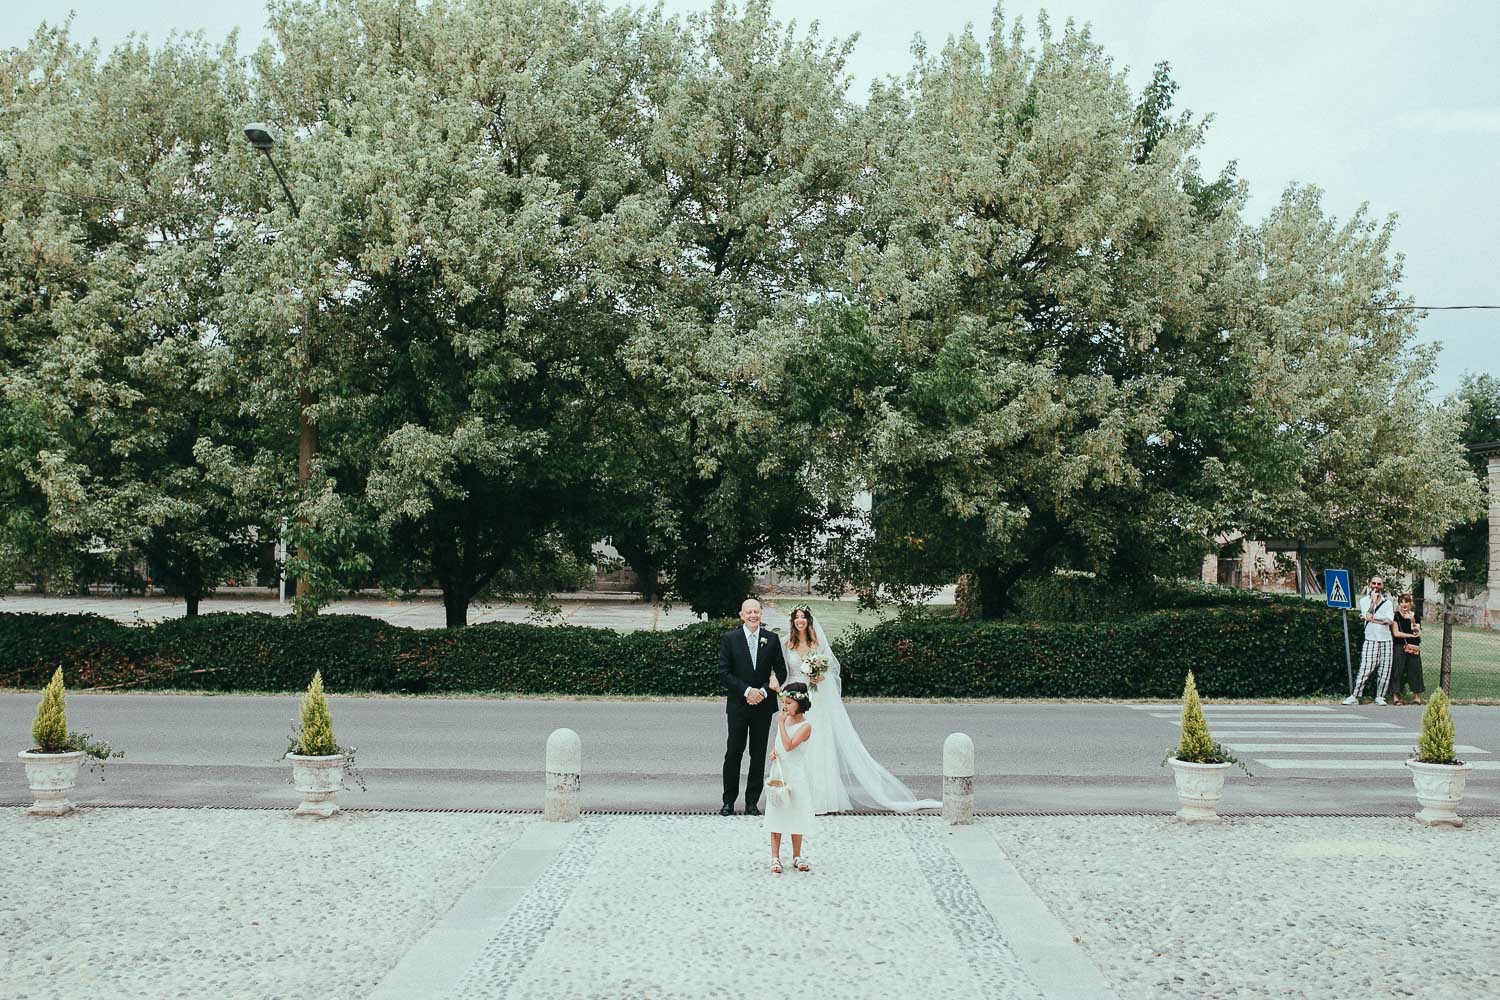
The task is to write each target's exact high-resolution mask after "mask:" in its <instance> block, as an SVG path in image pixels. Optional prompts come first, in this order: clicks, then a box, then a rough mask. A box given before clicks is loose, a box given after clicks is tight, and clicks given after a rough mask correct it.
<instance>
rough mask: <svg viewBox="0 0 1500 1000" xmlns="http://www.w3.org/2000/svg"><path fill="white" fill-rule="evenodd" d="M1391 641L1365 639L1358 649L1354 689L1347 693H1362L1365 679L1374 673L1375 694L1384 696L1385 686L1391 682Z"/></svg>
mask: <svg viewBox="0 0 1500 1000" xmlns="http://www.w3.org/2000/svg"><path fill="white" fill-rule="evenodd" d="M1392 647H1393V644H1392V643H1389V642H1371V641H1370V640H1368V639H1366V640H1365V644H1364V646H1363V647H1361V648H1360V651H1359V676H1358V677H1357V678H1355V680H1354V690H1353V691H1350V692H1349V693H1350V694H1352V695H1354V696H1356V697H1358V696H1359V695H1360V694H1362V693H1364V690H1365V681H1368V680H1369V679H1370V675H1371V674H1372V673H1373V674H1375V694H1376V696H1377V697H1380V698H1384V697H1385V690H1386V688H1388V687H1390V684H1391V649H1392Z"/></svg>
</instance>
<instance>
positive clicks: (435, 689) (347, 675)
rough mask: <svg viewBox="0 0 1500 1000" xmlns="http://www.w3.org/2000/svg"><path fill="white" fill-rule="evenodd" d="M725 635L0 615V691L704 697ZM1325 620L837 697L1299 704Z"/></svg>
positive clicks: (965, 634) (1191, 636) (1029, 630)
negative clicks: (310, 684)
mask: <svg viewBox="0 0 1500 1000" xmlns="http://www.w3.org/2000/svg"><path fill="white" fill-rule="evenodd" d="M735 624H737V623H735V622H729V621H719V622H702V623H699V624H695V625H688V626H685V627H683V628H679V629H674V630H672V631H670V632H645V631H643V632H631V633H626V634H619V633H616V632H613V631H610V630H607V629H592V628H578V627H574V626H538V625H521V624H509V623H493V624H486V625H471V626H469V627H468V628H464V629H420V630H419V629H408V628H401V627H399V626H395V625H390V624H387V623H385V622H382V621H379V620H378V619H374V618H362V617H356V616H353V615H324V616H321V617H319V618H315V619H311V620H307V621H297V620H295V619H292V618H282V617H276V616H272V615H264V614H224V615H204V616H201V617H197V618H179V619H173V620H171V621H165V622H162V623H160V624H157V625H124V624H120V623H117V622H112V621H109V620H106V619H103V618H98V617H95V616H92V615H18V614H0V685H3V686H10V687H21V688H40V687H41V686H42V684H44V683H45V682H46V679H47V677H49V676H50V675H51V672H52V670H53V669H54V668H56V667H57V666H59V665H60V666H62V668H63V672H64V675H65V676H66V677H67V681H68V686H69V687H70V688H73V689H82V688H101V687H106V688H130V689H138V690H151V689H161V688H178V689H187V690H202V691H299V690H301V689H302V688H304V687H305V686H306V685H307V681H308V678H310V677H311V676H312V674H313V671H314V670H321V671H322V672H323V682H324V685H325V687H326V688H327V690H329V691H391V692H413V693H416V692H432V693H444V692H465V691H510V692H522V693H533V694H549V693H562V694H623V695H717V694H719V693H721V688H720V685H719V678H718V646H719V637H720V636H721V635H722V634H723V632H724V631H725V630H726V629H728V628H732V627H733V626H734V625H735ZM1341 635H1342V633H1340V632H1339V628H1338V619H1337V617H1336V616H1334V615H1332V614H1330V613H1329V612H1327V611H1326V610H1324V609H1322V608H1319V607H1316V606H1293V605H1287V604H1284V603H1271V604H1266V605H1263V606H1258V607H1243V608H1203V609H1185V610H1177V611H1164V612H1157V613H1154V614H1148V615H1139V616H1136V617H1133V618H1129V619H1122V620H1119V621H1113V622H1109V623H1105V624H1075V623H1059V622H1033V623H1025V624H1018V623H1009V622H998V623H968V622H957V621H950V620H936V621H935V620H916V621H897V622H889V623H886V624H883V625H878V626H876V627H874V628H870V629H856V630H855V631H854V632H853V633H852V638H851V637H850V636H846V637H845V638H846V640H848V641H846V642H841V643H840V656H841V657H842V658H843V659H844V662H845V668H846V672H847V674H848V680H847V681H846V690H847V691H848V693H849V694H851V695H855V696H858V695H890V696H896V697H929V696H957V697H996V696H998V697H1176V696H1177V695H1179V694H1180V693H1181V691H1182V679H1183V676H1184V675H1185V674H1186V673H1187V671H1188V670H1189V669H1191V670H1193V671H1195V672H1196V673H1197V676H1198V685H1199V689H1200V690H1201V691H1203V693H1204V694H1206V695H1216V696H1259V695H1302V694H1314V693H1323V692H1331V691H1335V690H1337V689H1339V687H1340V686H1341V684H1342V683H1343V680H1342V679H1343V676H1344V667H1343V649H1342V644H1341Z"/></svg>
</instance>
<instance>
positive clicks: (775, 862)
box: [771, 855, 781, 875]
mask: <svg viewBox="0 0 1500 1000" xmlns="http://www.w3.org/2000/svg"><path fill="white" fill-rule="evenodd" d="M771 874H772V875H780V874H781V857H780V855H778V856H776V857H774V858H772V859H771Z"/></svg>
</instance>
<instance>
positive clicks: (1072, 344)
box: [837, 15, 1475, 617]
mask: <svg viewBox="0 0 1500 1000" xmlns="http://www.w3.org/2000/svg"><path fill="white" fill-rule="evenodd" d="M1174 89H1175V87H1174V85H1173V84H1172V82H1171V80H1170V76H1169V75H1168V73H1167V70H1166V68H1165V67H1160V68H1159V69H1158V73H1157V75H1156V78H1155V79H1154V80H1153V82H1152V84H1151V86H1150V87H1148V89H1147V91H1146V93H1145V95H1144V96H1143V97H1142V98H1140V99H1133V98H1132V97H1131V95H1130V93H1129V92H1128V90H1127V88H1126V85H1125V81H1124V78H1123V75H1121V74H1119V73H1116V72H1115V71H1114V70H1113V69H1112V68H1111V65H1110V62H1109V60H1108V58H1107V57H1106V56H1105V54H1104V53H1103V52H1102V50H1101V49H1100V48H1099V47H1098V46H1097V45H1095V44H1094V43H1093V42H1092V41H1091V39H1090V38H1089V35H1088V32H1087V30H1086V29H1084V30H1079V29H1076V28H1074V27H1073V25H1072V24H1071V23H1070V24H1069V25H1068V26H1067V28H1066V29H1065V31H1064V32H1063V33H1062V35H1061V37H1055V36H1053V35H1052V33H1051V31H1050V28H1049V27H1048V25H1047V22H1046V20H1045V19H1043V20H1042V22H1041V42H1040V46H1039V48H1037V49H1036V50H1032V49H1029V48H1027V46H1026V44H1025V39H1024V35H1023V33H1022V31H1021V29H1020V27H1019V26H1017V27H1016V28H1015V29H1013V30H1011V31H1010V32H1008V33H1007V31H1006V30H1005V25H1004V23H1003V21H1002V19H1001V18H1000V17H999V16H998V15H997V17H996V20H995V25H994V31H993V33H992V35H991V37H990V40H989V43H988V46H987V48H982V47H981V46H980V45H979V43H978V42H977V41H976V40H975V39H974V38H973V37H972V36H970V35H967V34H966V35H964V36H963V37H961V38H959V39H957V40H955V41H953V42H951V43H950V44H949V45H948V46H947V47H946V48H945V49H944V50H943V52H942V53H941V54H940V55H939V56H937V57H935V58H927V57H926V56H925V53H922V52H921V51H920V50H919V64H918V66H917V69H916V71H915V72H914V74H913V78H912V82H911V84H910V86H909V88H907V89H906V90H905V91H902V90H900V89H897V88H895V87H891V88H884V89H881V90H879V91H877V92H876V93H875V94H874V95H873V96H872V101H871V104H872V107H873V108H876V109H884V111H883V114H884V118H885V120H886V121H887V122H889V123H890V127H891V129H892V130H894V134H895V135H896V136H897V138H896V139H894V140H893V141H892V142H891V143H890V146H889V149H888V151H886V153H885V155H883V156H882V158H881V162H880V163H879V166H878V173H879V174H880V175H881V178H880V180H879V181H877V182H874V183H870V184H868V185H866V188H865V193H864V195H863V196H864V197H865V198H866V199H867V201H866V204H867V206H868V207H867V210H866V219H867V222H866V224H865V226H864V229H863V237H864V238H863V245H862V248H861V251H860V254H859V256H858V259H857V261H856V264H855V265H854V266H853V267H852V268H851V275H852V277H853V278H854V279H855V282H856V283H855V284H854V285H853V286H852V287H851V289H850V291H849V293H848V294H849V297H850V298H851V300H855V301H859V302H862V303H868V304H869V309H870V325H869V334H868V337H867V339H866V340H865V342H863V343H860V344H857V345H856V346H857V352H858V353H859V354H860V356H862V357H864V358H865V359H867V360H866V366H865V369H866V376H865V379H866V380H867V382H868V387H869V391H868V392H867V393H866V394H865V398H867V399H869V400H872V401H873V402H872V403H871V404H870V405H869V407H868V412H869V419H868V420H867V421H866V428H865V431H864V438H863V440H864V441H865V443H866V446H867V448H868V453H869V463H868V467H867V476H868V481H869V482H870V483H871V484H872V486H873V488H874V506H873V510H872V512H871V516H870V518H869V527H870V530H868V531H867V532H865V533H864V534H863V535H856V536H853V537H851V538H850V539H849V541H848V544H846V545H844V546H843V547H842V549H841V551H840V553H839V561H840V569H839V572H838V574H837V580H838V581H839V582H842V581H845V580H847V581H849V582H852V583H854V584H855V585H857V586H860V587H861V588H862V589H863V590H864V591H865V592H866V593H867V594H869V595H872V596H873V595H874V594H875V593H876V592H878V591H879V590H881V589H884V590H886V591H887V592H894V593H895V594H897V595H898V596H899V595H900V594H901V593H902V592H903V591H905V592H907V593H910V592H912V590H913V588H920V587H922V586H932V585H937V584H940V583H945V582H948V581H951V580H952V579H954V578H955V577H956V576H957V575H958V574H959V573H961V572H968V573H970V574H971V578H973V579H975V580H977V582H978V586H979V592H980V609H981V612H982V614H983V615H984V616H986V617H995V616H999V615H1003V614H1004V613H1005V612H1006V611H1007V610H1008V609H1009V606H1010V600H1011V597H1010V595H1011V592H1012V590H1013V588H1014V586H1015V584H1016V583H1017V582H1018V581H1020V580H1022V579H1024V578H1026V577H1029V576H1035V575H1038V574H1045V573H1049V572H1052V571H1053V570H1055V569H1057V568H1063V567H1067V568H1074V569H1083V570H1092V571H1094V572H1097V573H1100V574H1104V575H1108V576H1113V577H1117V578H1119V579H1121V580H1122V581H1125V582H1127V583H1128V582H1129V581H1130V580H1132V579H1138V578H1141V577H1148V576H1150V575H1152V574H1154V573H1158V572H1164V571H1170V570H1172V569H1174V568H1176V567H1179V566H1181V565H1182V564H1183V563H1184V562H1185V561H1187V560H1188V559H1190V558H1192V557H1193V556H1194V555H1195V554H1196V553H1198V552H1201V551H1202V547H1203V546H1204V545H1205V544H1206V540H1207V539H1210V538H1212V537H1214V536H1215V535H1216V534H1218V533H1219V532H1221V531H1225V530H1230V529H1239V530H1244V531H1246V532H1247V533H1252V534H1260V535H1262V536H1264V535H1266V534H1273V533H1274V534H1277V535H1290V536H1291V537H1307V538H1313V537H1317V538H1323V537H1330V538H1333V539H1335V540H1336V541H1337V542H1338V543H1339V545H1340V546H1341V550H1340V551H1341V552H1343V553H1346V554H1348V556H1349V557H1350V558H1351V559H1352V560H1353V561H1354V562H1355V563H1356V564H1357V565H1363V564H1368V563H1369V562H1370V561H1372V560H1381V561H1385V562H1387V563H1390V562H1394V561H1398V560H1403V559H1408V558H1409V557H1407V556H1406V555H1405V553H1406V551H1407V549H1408V547H1409V546H1411V545H1412V544H1413V543H1414V542H1415V541H1417V540H1419V539H1420V538H1421V537H1425V536H1429V535H1430V534H1432V533H1435V532H1437V531H1440V530H1442V528H1443V527H1444V526H1445V525H1446V524H1448V523H1450V522H1451V521H1452V520H1453V519H1454V518H1456V517H1459V516H1463V515H1465V513H1466V512H1467V511H1468V510H1469V509H1470V508H1471V507H1472V505H1473V502H1474V499H1475V492H1474V491H1475V487H1474V483H1473V480H1472V476H1470V475H1469V474H1468V473H1467V471H1466V470H1465V469H1464V468H1463V467H1462V463H1461V456H1460V455H1459V453H1458V451H1457V450H1456V447H1457V446H1456V427H1455V425H1454V422H1453V420H1452V419H1451V418H1449V417H1448V416H1446V415H1445V414H1443V413H1441V412H1437V411H1436V410H1435V408H1433V407H1432V406H1430V405H1429V404H1427V403H1426V401H1425V400H1426V387H1427V385H1428V381H1427V380H1428V377H1429V375H1430V372H1431V364H1432V359H1431V354H1430V352H1427V351H1424V350H1421V349H1417V348H1414V347H1413V346H1412V340H1413V334H1414V329H1415V328H1414V320H1413V318H1412V317H1411V316H1410V314H1409V313H1407V312H1405V311H1402V309H1401V308H1400V307H1402V306H1403V305H1405V304H1406V300H1405V299H1403V298H1401V297H1400V295H1399V294H1398V292H1397V290H1396V289H1397V285H1398V283H1399V279H1400V259H1399V257H1398V258H1396V259H1395V260H1394V261H1393V260H1391V259H1390V257H1389V255H1388V251H1389V246H1390V239H1391V232H1392V225H1391V224H1390V223H1386V224H1385V225H1376V224H1374V223H1372V222H1371V221H1369V220H1368V219H1367V218H1366V217H1365V216H1364V215H1363V213H1361V214H1359V215H1357V216H1356V217H1355V218H1354V219H1352V220H1351V221H1350V222H1348V223H1346V224H1344V225H1343V226H1339V225H1337V224H1336V223H1335V222H1334V221H1333V220H1330V219H1328V218H1327V217H1326V216H1324V214H1323V213H1322V211H1321V208H1320V206H1319V204H1318V195H1317V192H1316V191H1314V190H1312V189H1303V188H1294V189H1292V190H1290V191H1288V192H1287V194H1286V196H1285V197H1284V199H1283V201H1282V204H1281V205H1280V206H1279V207H1278V208H1277V210H1275V211H1274V212H1273V213H1272V215H1271V217H1270V218H1268V219H1267V220H1266V222H1265V223H1264V224H1263V225H1261V226H1258V227H1248V226H1246V225H1244V224H1243V223H1242V222H1241V220H1240V215H1239V213H1240V209H1241V206H1242V204H1243V201H1244V197H1245V192H1244V187H1243V185H1237V184H1236V183H1235V182H1234V179H1233V173H1232V170H1231V171H1226V173H1225V174H1223V175H1221V177H1220V178H1218V179H1217V180H1216V181H1213V182H1207V181H1205V180H1203V179H1202V178H1201V177H1200V176H1199V174H1198V172H1197V163H1196V160H1195V159H1194V155H1193V154H1194V150H1195V149H1196V148H1197V146H1198V145H1199V144H1200V143H1201V141H1202V135H1203V125H1202V124H1201V123H1195V122H1194V121H1193V120H1192V119H1191V118H1190V117H1189V116H1186V115H1183V116H1178V117H1176V118H1172V117H1169V115H1168V112H1169V110H1170V107H1171V96H1172V92H1173V90H1174Z"/></svg>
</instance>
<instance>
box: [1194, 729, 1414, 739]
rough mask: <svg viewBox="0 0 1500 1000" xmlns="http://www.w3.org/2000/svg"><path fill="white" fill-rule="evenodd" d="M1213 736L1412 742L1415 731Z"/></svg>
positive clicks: (1226, 733) (1220, 734)
mask: <svg viewBox="0 0 1500 1000" xmlns="http://www.w3.org/2000/svg"><path fill="white" fill-rule="evenodd" d="M1213 735H1214V736H1215V737H1216V738H1217V739H1221V740H1223V739H1228V738H1230V737H1238V738H1239V739H1242V740H1244V739H1265V738H1267V737H1271V736H1281V737H1292V738H1295V739H1299V740H1347V739H1350V738H1354V739H1361V740H1414V739H1416V738H1417V735H1418V734H1417V731H1416V730H1415V729H1398V730H1396V731H1395V732H1387V731H1385V730H1384V729H1379V730H1375V731H1374V732H1366V731H1365V730H1363V729H1359V730H1357V731H1354V732H1350V731H1349V730H1347V729H1340V730H1339V731H1338V732H1334V733H1309V732H1306V731H1304V730H1299V729H1223V730H1220V729H1215V730H1213Z"/></svg>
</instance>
